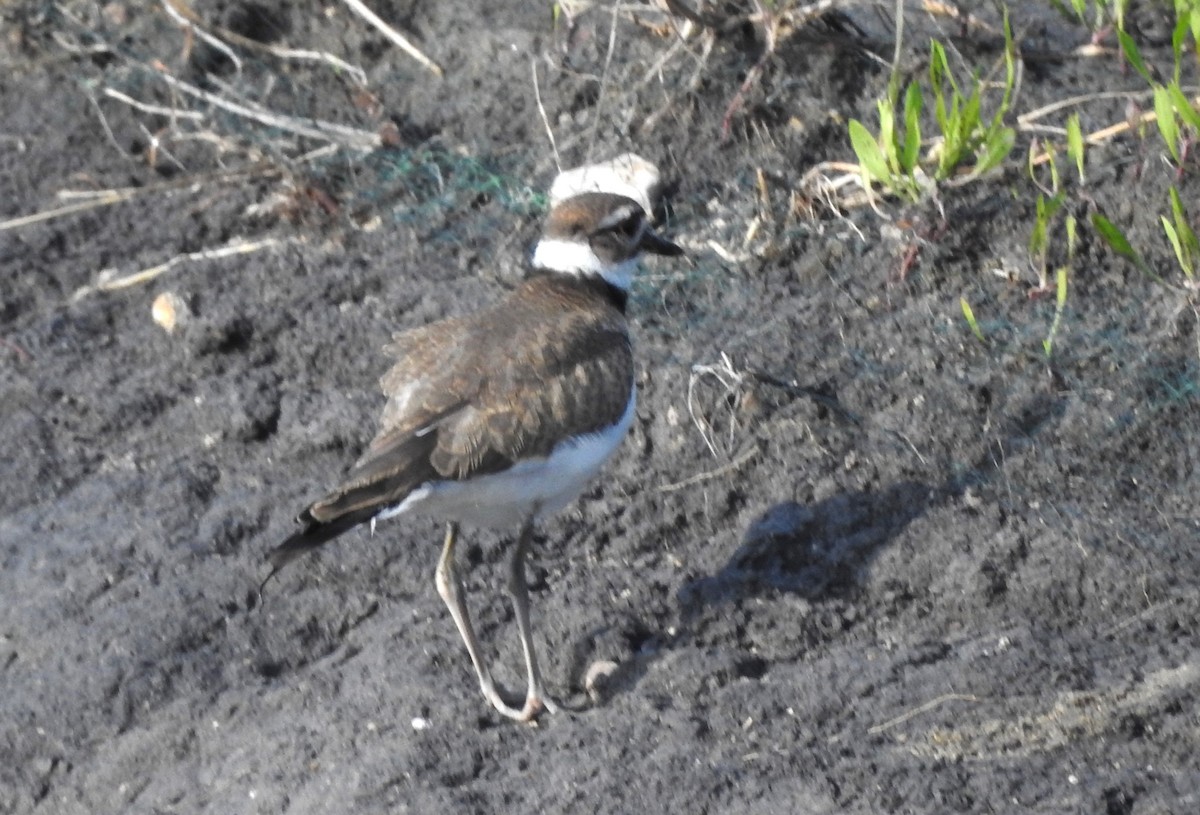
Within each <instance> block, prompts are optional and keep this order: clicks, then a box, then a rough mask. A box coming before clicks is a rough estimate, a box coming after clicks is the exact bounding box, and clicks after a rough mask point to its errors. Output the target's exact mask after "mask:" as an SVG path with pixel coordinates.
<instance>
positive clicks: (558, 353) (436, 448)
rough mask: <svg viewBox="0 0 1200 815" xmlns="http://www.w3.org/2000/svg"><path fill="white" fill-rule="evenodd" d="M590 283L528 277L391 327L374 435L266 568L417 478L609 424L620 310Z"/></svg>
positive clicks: (620, 346)
mask: <svg viewBox="0 0 1200 815" xmlns="http://www.w3.org/2000/svg"><path fill="white" fill-rule="evenodd" d="M595 285H598V284H593V283H588V282H586V281H580V280H572V279H559V278H549V277H545V278H534V279H533V280H530V281H528V282H526V283H525V284H524V285H523V286H522V287H521V288H519V289H518V290H517V291H516V292H514V293H513V294H512V295H511V296H510V297H509V298H507V299H506V300H505V301H504V302H502V303H500V304H498V305H496V306H494V307H493V308H490V309H487V310H485V311H482V312H479V313H478V314H475V315H472V316H468V317H459V318H452V319H449V320H443V321H441V322H439V323H434V324H432V325H429V326H425V327H422V328H417V329H414V330H411V331H406V332H403V333H400V334H397V335H396V336H395V337H393V340H392V342H391V343H390V344H389V345H388V346H387V347H386V349H385V350H386V351H387V352H388V353H389V354H392V355H394V356H396V357H397V361H396V363H395V365H393V367H392V368H391V370H389V371H388V372H387V374H385V375H384V376H383V377H382V378H381V379H380V384H381V386H382V387H383V390H384V393H386V394H387V395H388V402H387V405H386V406H385V407H384V410H383V414H382V417H381V419H380V427H379V432H378V434H377V435H376V437H375V439H374V440H373V441H372V442H371V444H370V446H369V447H368V448H367V450H366V451H365V452H364V453H363V456H362V458H360V459H359V461H358V462H357V463H356V464H355V466H354V468H353V469H351V471H350V472H349V473H348V474H347V476H346V479H345V480H344V481H343V482H342V484H341V485H339V486H338V487H337V488H336V489H335V490H333V491H332V492H330V493H329V494H328V495H326V496H325V497H324V498H322V499H321V500H319V501H317V502H315V503H313V504H312V505H311V506H310V507H309V508H308V509H307V510H305V512H304V513H303V514H302V515H301V521H302V522H303V523H304V524H305V528H304V529H303V530H302V531H300V532H298V533H296V534H295V535H293V536H292V537H291V538H289V540H288V541H286V542H285V543H284V544H283V545H282V546H280V547H278V548H277V549H276V550H275V551H274V552H273V553H272V555H271V558H272V563H273V564H274V565H275V566H276V568H278V567H279V566H281V565H282V564H283V563H286V562H287V561H288V560H290V559H291V558H292V557H295V556H296V555H297V554H299V553H301V552H303V551H307V550H308V549H311V548H315V547H316V546H319V545H320V544H321V543H324V542H325V541H327V540H329V539H331V538H332V537H335V536H336V535H338V534H341V533H342V532H344V531H346V530H347V529H349V528H351V527H353V526H355V525H357V524H359V523H363V522H364V521H366V520H369V519H370V518H372V517H374V516H375V515H376V514H377V513H378V512H380V511H381V510H383V509H385V508H387V507H389V506H394V505H395V504H397V503H399V502H400V501H403V500H404V498H405V496H407V495H408V494H409V493H410V492H411V491H412V490H414V489H416V488H417V487H419V486H420V485H421V484H423V483H425V482H427V481H430V480H433V479H438V478H448V479H464V478H469V477H471V476H475V475H482V474H487V473H493V472H498V471H500V470H502V469H504V468H506V467H508V466H510V465H511V464H512V463H513V462H514V461H516V460H517V459H519V458H521V457H522V456H544V455H547V454H549V452H550V451H551V450H552V449H553V447H554V445H555V444H557V443H558V442H559V441H560V440H561V439H562V438H563V437H564V436H570V435H579V434H583V433H592V432H596V431H599V430H603V429H604V428H606V427H610V426H612V425H613V424H615V423H616V422H617V420H618V419H619V418H620V417H621V415H622V414H623V413H624V411H625V407H626V404H627V401H628V397H629V387H630V385H631V382H632V377H633V355H632V350H631V348H630V346H629V338H628V335H627V334H626V331H625V318H624V314H622V313H621V312H620V311H619V310H618V309H617V308H615V307H613V306H612V305H611V304H609V303H608V302H607V301H606V300H605V298H604V297H597V296H596V295H597V291H596V290H595Z"/></svg>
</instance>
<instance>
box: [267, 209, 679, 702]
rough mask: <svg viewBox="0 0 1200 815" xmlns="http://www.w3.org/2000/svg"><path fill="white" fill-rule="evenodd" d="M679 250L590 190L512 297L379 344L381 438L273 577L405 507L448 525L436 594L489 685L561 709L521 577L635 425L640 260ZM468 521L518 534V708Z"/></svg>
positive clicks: (550, 230)
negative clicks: (489, 651) (469, 598)
mask: <svg viewBox="0 0 1200 815" xmlns="http://www.w3.org/2000/svg"><path fill="white" fill-rule="evenodd" d="M682 251H683V250H682V249H680V248H679V247H678V246H676V245H675V244H674V243H672V242H670V241H668V240H666V239H664V238H662V237H660V236H658V235H657V234H656V233H655V232H654V231H653V230H652V229H651V228H650V225H649V223H648V221H647V215H646V213H645V211H644V210H643V208H642V207H641V206H640V205H639V204H638V203H637V202H636V201H634V200H632V199H630V198H626V197H624V196H621V195H616V194H613V193H603V192H589V193H584V194H581V195H576V196H573V197H571V198H568V199H567V200H565V201H562V202H561V203H559V204H558V205H557V206H555V207H554V208H553V209H552V210H551V212H550V216H549V218H548V220H547V222H546V226H545V229H544V232H543V235H542V237H541V239H540V240H539V242H538V244H537V249H536V250H535V252H534V254H533V261H532V266H533V272H532V274H531V275H530V276H529V277H528V278H527V279H526V280H525V282H524V283H522V284H521V285H520V286H518V287H517V288H516V289H515V290H514V291H513V292H512V293H511V294H509V295H508V296H507V297H505V298H504V299H503V300H501V301H500V302H498V303H496V304H495V305H493V306H491V307H490V308H487V309H485V310H483V311H480V312H477V313H475V314H472V315H468V316H463V317H451V318H449V319H445V320H441V321H439V322H435V323H432V324H430V325H426V326H423V327H420V328H414V329H412V330H409V331H405V332H403V333H400V334H396V335H395V336H394V337H393V339H392V342H391V344H389V345H388V346H387V347H386V348H385V350H386V351H387V352H388V353H389V354H391V355H393V356H395V357H396V358H397V362H396V364H395V366H394V367H393V368H392V369H391V370H390V371H389V372H388V373H387V374H386V375H385V376H384V377H383V378H382V379H381V380H380V384H381V385H382V387H383V391H384V393H385V395H386V396H387V405H386V406H385V407H384V409H383V416H382V418H381V419H380V423H379V431H378V433H377V435H376V436H375V439H374V440H373V441H372V442H371V444H370V446H369V447H368V448H367V450H366V452H365V453H364V454H363V455H362V457H361V458H360V459H359V460H358V462H357V463H356V464H355V465H354V467H353V468H352V469H351V470H350V472H349V473H348V474H347V475H346V477H345V479H344V480H343V481H342V483H341V484H340V485H339V486H337V487H336V488H334V489H333V491H332V492H330V493H329V494H328V495H326V496H325V497H324V498H321V499H320V500H318V501H316V502H315V503H313V504H311V505H310V506H309V507H308V508H307V509H305V510H304V511H303V512H302V513H301V514H300V517H299V522H300V523H301V524H303V528H302V529H300V531H298V532H296V533H295V534H293V535H292V536H291V537H289V538H288V539H287V540H286V541H284V542H283V543H282V544H281V545H280V546H278V547H277V548H276V549H274V550H273V551H272V552H271V553H270V554H269V556H268V561H269V562H270V564H271V566H272V570H271V575H274V574H275V572H276V571H278V570H279V569H280V568H282V567H283V566H284V565H285V564H287V563H288V562H289V561H291V560H292V559H294V558H295V557H297V556H298V555H301V554H303V553H305V552H307V551H309V550H312V549H315V548H316V547H318V546H320V545H321V544H323V543H325V542H326V541H329V540H331V539H332V538H335V537H337V536H338V535H341V534H342V533H343V532H346V531H348V530H350V529H352V528H354V527H356V526H359V525H360V524H364V523H368V522H369V523H371V525H372V528H373V527H374V523H375V521H376V520H381V519H384V518H391V517H393V516H396V515H409V514H411V515H424V516H432V517H434V518H437V519H439V520H442V521H445V522H446V533H445V538H444V540H443V543H442V554H441V558H440V559H439V560H438V564H437V570H436V573H435V575H436V585H437V590H438V594H439V595H441V598H442V600H443V601H445V603H446V606H447V607H448V608H449V610H450V616H451V617H452V618H453V619H454V623H455V625H456V626H457V627H458V631H459V634H461V635H462V639H463V642H464V643H465V644H466V646H467V652H468V653H469V654H470V657H471V663H472V665H473V666H474V668H475V674H476V676H477V677H478V679H479V685H480V689H481V690H482V691H483V695H484V696H485V697H486V698H487V700H488V701H489V702H490V703H491V704H492V706H493V707H495V709H496V710H497V711H499V712H500V713H501V714H503V715H504V716H507V717H509V718H512V719H516V720H518V721H528V720H530V719H532V718H533V717H535V716H536V715H537V714H538V713H539V712H540V711H541V710H543V709H548V710H551V711H553V710H554V705H553V703H552V702H550V701H549V700H548V699H547V697H546V694H545V693H544V690H543V687H542V678H541V674H540V672H539V670H538V662H537V657H536V653H535V649H534V645H533V636H532V624H531V622H530V613H529V591H528V588H527V586H526V583H525V555H526V553H527V551H528V549H529V544H530V540H531V538H532V535H533V525H534V522H535V521H537V520H538V519H539V518H542V517H545V516H547V515H549V514H551V513H554V512H557V511H558V510H561V509H563V508H564V507H565V506H567V505H568V504H569V503H570V502H571V501H573V500H574V499H575V498H576V497H577V496H578V495H579V493H580V492H581V491H582V490H583V488H584V486H585V485H586V484H587V482H588V481H589V480H590V479H591V478H592V477H593V476H595V475H596V474H597V472H599V470H600V468H601V466H602V465H603V464H604V463H605V462H606V461H607V460H608V459H609V457H611V456H612V454H613V453H614V452H615V451H616V449H617V446H618V445H619V444H620V443H621V440H622V439H623V438H624V436H625V434H626V432H627V431H628V430H629V426H630V424H631V423H632V422H633V415H634V404H635V399H636V392H635V388H634V368H633V353H632V348H631V346H630V338H629V327H628V324H627V323H626V319H625V303H626V299H627V297H628V293H629V287H630V284H631V282H632V278H633V274H634V270H635V266H636V265H637V262H638V258H639V256H640V255H641V254H642V253H644V252H650V253H654V254H659V255H671V256H674V255H679V254H682ZM460 523H466V524H471V525H479V526H488V527H519V529H520V531H519V533H518V535H517V539H516V544H515V547H514V548H513V550H512V556H511V560H510V561H509V570H508V592H509V594H510V596H511V598H512V603H513V608H514V611H515V616H516V621H517V630H518V633H519V634H520V638H521V645H522V648H523V650H524V656H525V671H526V679H527V686H526V692H525V702H524V704H523V705H522V706H521V707H520V708H517V707H514V706H511V705H510V704H509V703H508V702H506V701H505V700H504V698H503V696H502V695H501V693H500V692H499V691H498V689H497V687H496V684H495V682H494V681H493V680H492V675H491V671H490V670H489V669H488V667H487V665H485V663H484V661H483V658H482V656H481V654H480V648H479V641H478V640H477V638H476V636H475V632H474V629H473V628H472V626H471V617H470V614H469V613H468V610H467V605H466V603H465V602H464V600H463V596H462V594H463V592H462V583H461V580H460V579H459V576H458V574H457V573H456V570H455V565H454V547H455V543H456V541H457V539H458V531H459V524H460ZM268 579H270V577H268Z"/></svg>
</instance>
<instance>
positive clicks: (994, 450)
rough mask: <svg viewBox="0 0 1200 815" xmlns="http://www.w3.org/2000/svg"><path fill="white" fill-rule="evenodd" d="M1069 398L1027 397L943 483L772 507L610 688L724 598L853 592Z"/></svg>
mask: <svg viewBox="0 0 1200 815" xmlns="http://www.w3.org/2000/svg"><path fill="white" fill-rule="evenodd" d="M1066 404H1067V399H1066V397H1064V396H1062V395H1061V394H1051V395H1036V396H1035V397H1034V398H1032V399H1030V400H1028V401H1027V402H1026V403H1025V404H1024V405H1022V406H1020V408H1019V409H1018V410H1017V411H1015V412H1014V413H1013V414H1012V415H1011V416H1009V417H1008V418H1007V419H1005V420H1004V421H1003V422H1001V423H1000V427H1001V432H1000V433H998V434H997V435H996V437H995V439H994V440H993V442H992V443H991V444H989V445H987V446H986V447H984V448H983V449H982V450H981V451H980V453H979V455H978V456H977V457H976V459H975V460H974V461H973V462H972V463H971V464H970V465H969V466H967V467H964V468H949V469H950V471H951V473H952V474H951V475H949V476H948V477H947V478H946V479H945V480H943V481H941V482H940V483H933V484H930V483H924V482H920V481H913V480H909V481H900V482H897V483H895V484H892V485H891V486H888V487H887V488H885V489H883V490H878V491H874V490H863V491H859V492H853V493H841V494H838V495H833V496H831V497H829V498H826V499H824V500H822V501H819V502H817V503H815V504H812V505H809V506H806V505H803V504H800V503H797V502H793V501H786V502H783V503H780V504H776V505H774V506H772V507H770V508H769V509H767V510H766V511H765V512H764V513H763V514H762V515H761V516H759V517H758V518H757V519H756V520H755V521H754V522H753V523H751V524H750V526H749V528H748V529H747V530H746V533H745V534H744V535H743V538H742V543H741V545H739V546H738V548H737V549H736V550H734V552H733V554H732V555H731V556H730V557H729V560H728V561H726V563H725V565H724V566H723V567H722V568H721V569H720V570H719V571H717V572H716V573H714V574H710V575H705V576H701V577H697V578H695V579H693V580H689V581H688V582H686V583H685V584H684V585H683V586H681V587H680V588H679V590H678V591H677V593H676V600H677V602H678V606H679V611H680V623H681V624H680V625H679V626H678V628H677V629H676V630H674V631H671V632H670V633H668V632H662V633H647V634H646V637H645V640H644V642H642V643H640V647H637V648H635V649H634V650H635V656H634V658H633V659H631V660H628V661H626V662H625V663H623V664H622V665H621V666H620V667H619V668H618V669H617V671H616V672H615V673H614V674H612V676H611V677H609V679H608V682H607V683H606V685H607V687H608V688H609V689H610V690H609V693H625V692H627V691H629V690H631V689H632V688H633V687H635V686H636V685H637V684H638V682H639V681H640V680H641V678H642V677H643V676H644V675H645V673H646V672H647V671H648V670H649V668H650V665H651V664H653V662H654V661H655V660H657V659H658V658H661V657H662V656H663V655H664V654H665V653H667V652H669V651H671V650H674V649H676V648H678V647H680V645H681V644H682V643H684V642H686V641H688V640H689V639H691V638H692V637H693V636H694V633H695V631H694V629H695V626H696V625H697V624H698V623H699V622H700V621H702V620H703V619H704V618H706V617H708V616H711V614H712V613H713V610H714V609H716V608H719V607H721V606H724V605H726V604H730V603H735V602H738V601H740V600H744V599H747V598H750V597H754V596H758V595H764V594H774V593H778V592H785V593H789V594H793V595H797V596H799V597H802V598H804V599H806V600H808V601H810V602H814V603H820V602H823V601H830V600H834V599H837V598H847V597H850V596H852V595H853V594H854V592H855V591H856V590H857V589H858V588H859V587H861V586H862V584H863V581H864V580H865V579H866V577H867V576H868V574H869V572H870V567H871V563H872V562H873V561H874V559H875V558H876V557H877V556H878V555H879V553H880V552H881V551H882V550H883V548H884V547H885V546H887V545H888V544H890V543H891V542H892V541H893V540H895V539H896V538H897V537H898V536H900V535H901V534H903V532H904V531H905V530H906V529H907V527H908V526H909V524H911V523H912V522H913V521H915V520H917V519H918V518H920V517H921V516H923V515H925V514H926V513H927V512H929V511H930V510H932V509H936V508H938V507H940V506H942V505H944V504H946V503H947V502H949V501H952V500H953V499H955V498H957V497H960V496H962V495H963V494H965V492H966V491H967V490H968V489H970V488H972V487H976V486H981V485H984V484H986V483H988V482H990V481H992V480H993V479H995V478H996V477H997V476H998V475H1000V474H1002V473H1003V469H1004V468H1003V463H1004V461H1005V460H1006V458H1007V457H1009V456H1012V455H1014V454H1016V453H1019V452H1020V451H1022V450H1023V449H1025V448H1028V447H1029V446H1031V445H1033V444H1034V443H1036V441H1037V439H1038V437H1039V435H1040V434H1041V433H1042V431H1043V430H1045V429H1046V428H1047V427H1050V426H1053V425H1054V424H1055V423H1056V422H1058V421H1059V420H1060V419H1061V418H1062V416H1063V415H1064V411H1065V408H1066ZM648 631H649V629H648Z"/></svg>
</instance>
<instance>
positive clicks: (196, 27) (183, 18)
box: [162, 0, 242, 76]
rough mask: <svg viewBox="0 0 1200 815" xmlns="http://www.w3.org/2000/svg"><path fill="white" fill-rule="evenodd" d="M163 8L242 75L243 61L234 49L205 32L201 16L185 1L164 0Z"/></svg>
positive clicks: (169, 15) (182, 26)
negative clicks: (226, 59)
mask: <svg viewBox="0 0 1200 815" xmlns="http://www.w3.org/2000/svg"><path fill="white" fill-rule="evenodd" d="M162 7H163V8H164V9H165V10H166V12H167V16H168V17H170V18H171V19H172V20H174V21H175V22H177V23H178V24H179V26H180V27H181V28H182V29H184V30H185V31H188V32H191V34H192V36H194V37H197V38H199V39H200V41H201V42H205V43H207V44H208V45H209V46H211V47H212V48H215V49H216V50H218V51H220V52H221V53H222V54H224V55H225V56H226V57H227V58H228V59H229V61H230V62H232V63H233V69H234V70H235V71H236V72H237V73H238V75H239V76H240V75H241V73H242V60H241V59H240V58H239V57H238V55H237V54H236V53H234V50H233V48H231V47H230V46H229V45H228V44H227V43H226V42H225V41H224V40H221V39H220V38H218V37H216V36H214V35H212V34H209V33H208V32H207V31H205V30H204V28H203V27H202V26H201V25H200V18H199V16H198V15H197V14H196V13H195V12H194V11H192V9H191V8H190V7H189V6H188V5H187V4H186V3H184V2H183V0H162Z"/></svg>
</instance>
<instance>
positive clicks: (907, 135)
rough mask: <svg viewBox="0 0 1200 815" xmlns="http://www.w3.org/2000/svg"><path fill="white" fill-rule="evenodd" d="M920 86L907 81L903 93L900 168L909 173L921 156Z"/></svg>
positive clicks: (921, 102)
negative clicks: (902, 139) (907, 84)
mask: <svg viewBox="0 0 1200 815" xmlns="http://www.w3.org/2000/svg"><path fill="white" fill-rule="evenodd" d="M922 105H923V99H922V97H921V88H920V86H919V85H917V83H916V82H911V83H909V86H908V90H907V91H905V94H904V149H903V150H901V151H900V168H901V169H902V170H903V171H904V172H905V173H911V172H912V171H913V168H914V167H916V166H917V161H918V160H919V159H920V157H921V107H922Z"/></svg>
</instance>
